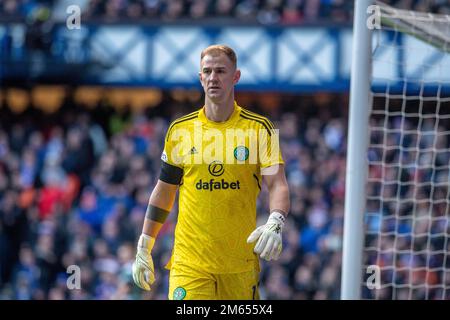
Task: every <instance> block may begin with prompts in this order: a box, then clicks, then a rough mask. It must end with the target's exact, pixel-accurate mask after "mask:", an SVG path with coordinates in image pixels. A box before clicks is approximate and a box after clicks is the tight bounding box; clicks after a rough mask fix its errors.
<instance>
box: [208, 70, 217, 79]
mask: <svg viewBox="0 0 450 320" xmlns="http://www.w3.org/2000/svg"><path fill="white" fill-rule="evenodd" d="M210 79H211V80H216V79H217V72H214V71H212V72H211V78H210Z"/></svg>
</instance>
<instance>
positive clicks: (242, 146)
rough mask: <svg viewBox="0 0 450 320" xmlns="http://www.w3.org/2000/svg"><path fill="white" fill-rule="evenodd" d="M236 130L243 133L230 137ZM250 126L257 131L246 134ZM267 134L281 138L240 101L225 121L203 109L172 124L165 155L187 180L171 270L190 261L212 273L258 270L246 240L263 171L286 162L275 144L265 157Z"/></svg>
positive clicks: (253, 225)
mask: <svg viewBox="0 0 450 320" xmlns="http://www.w3.org/2000/svg"><path fill="white" fill-rule="evenodd" d="M233 129H240V130H242V131H241V133H239V134H237V137H235V138H234V139H231V138H229V137H232V135H231V134H233V132H232V130H233ZM248 129H251V130H253V131H252V132H251V134H250V135H247V136H245V135H242V132H244V133H246V132H248V131H247V130H248ZM269 132H270V136H268V133H269ZM234 133H235V132H234ZM264 134H265V135H266V136H267V137H268V139H267V143H268V144H270V145H273V144H272V143H271V141H272V140H273V139H278V138H277V136H276V134H275V131H274V129H273V125H272V124H271V122H270V121H268V120H267V118H264V117H262V116H259V115H256V114H252V113H249V112H248V111H247V110H245V109H243V108H241V107H240V106H238V105H237V104H236V103H235V106H234V111H233V113H232V115H231V117H230V118H229V119H228V120H227V121H226V122H221V123H217V122H213V121H210V120H208V119H207V117H206V116H205V113H204V109H203V108H202V109H200V110H199V111H197V112H194V113H191V114H189V115H186V116H184V117H181V118H179V119H177V120H175V121H174V122H173V123H172V125H171V126H170V127H169V130H168V132H167V135H166V139H165V146H164V152H163V155H162V157H161V158H162V160H163V161H165V162H167V163H169V164H171V165H175V166H178V167H179V168H182V169H183V179H182V181H181V185H180V189H179V192H180V193H179V213H178V223H177V226H176V229H175V241H174V248H173V255H172V258H171V261H170V262H169V264H168V265H167V268H169V269H170V268H171V266H172V265H177V264H187V265H189V266H191V267H195V268H196V269H198V270H201V271H205V272H208V273H212V274H223V273H236V272H246V271H251V270H254V268H255V262H257V261H258V258H257V256H256V255H255V254H254V253H253V247H254V244H247V242H246V240H247V237H248V236H249V235H250V233H251V232H252V231H253V230H254V229H255V228H256V199H257V196H258V194H259V191H260V186H261V184H262V177H261V172H260V169H261V168H264V167H267V166H273V165H275V164H282V163H283V159H282V157H281V152H276V151H279V150H272V149H273V147H272V149H271V148H269V153H270V155H269V156H268V157H267V156H265V157H263V159H262V161H261V159H260V154H262V153H263V151H262V150H261V145H263V146H264V145H265V143H260V140H258V139H260V137H261V136H264ZM221 137H222V138H221ZM227 137H228V138H227ZM272 155H274V156H272Z"/></svg>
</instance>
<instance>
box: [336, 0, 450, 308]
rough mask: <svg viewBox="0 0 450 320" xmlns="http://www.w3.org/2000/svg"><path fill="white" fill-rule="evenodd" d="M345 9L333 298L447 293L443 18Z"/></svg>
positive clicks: (447, 100)
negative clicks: (347, 67) (337, 277)
mask: <svg viewBox="0 0 450 320" xmlns="http://www.w3.org/2000/svg"><path fill="white" fill-rule="evenodd" d="M374 5H375V7H374ZM373 9H375V10H373ZM354 12H355V15H354V27H353V50H352V70H351V84H350V112H349V127H348V152H347V168H346V170H347V171H346V197H345V217H344V219H345V220H344V239H343V255H342V258H343V259H342V274H341V299H344V300H347V299H450V241H449V239H450V16H447V15H440V14H434V13H428V12H416V11H411V10H399V9H396V8H392V7H390V6H387V5H385V4H384V3H382V2H378V1H373V0H355V11H354ZM374 13H375V14H377V19H375V20H373V21H375V25H374V24H372V25H370V24H369V23H368V21H369V20H370V15H371V14H374ZM373 21H372V22H373ZM377 24H378V25H377ZM372 27H373V28H372Z"/></svg>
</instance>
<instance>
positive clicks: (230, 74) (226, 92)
mask: <svg viewBox="0 0 450 320" xmlns="http://www.w3.org/2000/svg"><path fill="white" fill-rule="evenodd" d="M199 76H200V82H201V83H202V87H203V90H204V91H205V94H206V95H207V97H208V98H209V99H211V100H212V101H214V102H220V101H223V100H225V99H226V98H227V97H229V96H230V93H231V92H232V90H233V88H234V85H235V84H236V83H237V82H238V81H239V77H240V76H241V72H240V71H239V70H238V69H236V68H235V67H234V66H233V63H232V62H231V61H230V59H229V58H228V57H227V56H226V55H225V54H219V55H214V56H212V55H206V56H204V57H203V59H202V61H201V63H200V72H199Z"/></svg>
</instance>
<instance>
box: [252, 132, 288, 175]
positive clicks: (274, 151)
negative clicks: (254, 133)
mask: <svg viewBox="0 0 450 320" xmlns="http://www.w3.org/2000/svg"><path fill="white" fill-rule="evenodd" d="M258 138H259V142H258V145H259V162H260V167H261V168H267V167H270V166H273V165H276V164H284V161H283V156H282V154H281V148H280V135H279V130H278V129H274V128H269V130H268V129H267V128H265V127H261V128H260V130H259V136H258Z"/></svg>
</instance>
